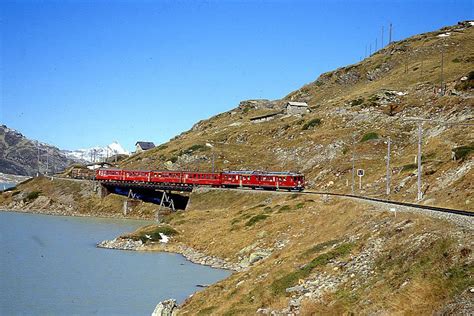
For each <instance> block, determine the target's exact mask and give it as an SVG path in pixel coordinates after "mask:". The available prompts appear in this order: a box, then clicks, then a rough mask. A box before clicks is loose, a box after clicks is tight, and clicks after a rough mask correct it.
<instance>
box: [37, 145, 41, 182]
mask: <svg viewBox="0 0 474 316" xmlns="http://www.w3.org/2000/svg"><path fill="white" fill-rule="evenodd" d="M36 147H37V148H38V172H37V173H36V176H37V177H39V175H40V148H39V142H37V143H36Z"/></svg>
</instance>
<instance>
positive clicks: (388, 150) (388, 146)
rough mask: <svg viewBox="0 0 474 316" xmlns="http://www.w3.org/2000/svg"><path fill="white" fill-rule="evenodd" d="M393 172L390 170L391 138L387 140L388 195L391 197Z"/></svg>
mask: <svg viewBox="0 0 474 316" xmlns="http://www.w3.org/2000/svg"><path fill="white" fill-rule="evenodd" d="M391 175H392V171H391V170H390V136H388V138H387V195H390V178H391Z"/></svg>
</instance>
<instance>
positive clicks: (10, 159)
mask: <svg viewBox="0 0 474 316" xmlns="http://www.w3.org/2000/svg"><path fill="white" fill-rule="evenodd" d="M38 157H39V158H38ZM74 162H75V160H74V159H71V158H68V157H66V156H65V155H64V154H63V153H62V152H61V150H59V149H58V148H57V147H54V146H51V145H48V144H45V143H42V142H39V141H36V140H31V139H28V138H26V137H25V136H24V135H23V134H21V133H20V132H18V131H16V130H14V129H12V128H9V127H7V126H6V125H0V172H2V173H6V174H15V175H23V176H33V175H36V174H37V173H38V172H40V173H42V174H46V173H48V174H51V173H55V172H59V171H62V170H64V169H65V168H66V167H67V166H69V165H70V164H72V163H74Z"/></svg>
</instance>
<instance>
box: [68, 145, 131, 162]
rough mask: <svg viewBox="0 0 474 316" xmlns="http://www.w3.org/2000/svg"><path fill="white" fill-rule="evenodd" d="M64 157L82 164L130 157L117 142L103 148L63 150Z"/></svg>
mask: <svg viewBox="0 0 474 316" xmlns="http://www.w3.org/2000/svg"><path fill="white" fill-rule="evenodd" d="M63 153H64V154H65V155H66V157H68V158H71V159H74V160H76V161H82V162H99V161H105V160H107V159H108V158H110V157H113V156H116V155H127V156H128V155H130V153H129V152H128V151H126V150H125V149H124V148H123V147H122V145H120V144H119V143H118V142H117V141H115V142H113V143H111V144H110V145H107V146H105V147H100V146H95V147H92V148H87V149H77V150H63Z"/></svg>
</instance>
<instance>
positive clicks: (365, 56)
mask: <svg viewBox="0 0 474 316" xmlns="http://www.w3.org/2000/svg"><path fill="white" fill-rule="evenodd" d="M364 58H367V44H365V55H364Z"/></svg>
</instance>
